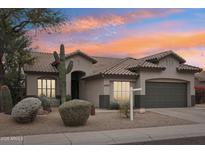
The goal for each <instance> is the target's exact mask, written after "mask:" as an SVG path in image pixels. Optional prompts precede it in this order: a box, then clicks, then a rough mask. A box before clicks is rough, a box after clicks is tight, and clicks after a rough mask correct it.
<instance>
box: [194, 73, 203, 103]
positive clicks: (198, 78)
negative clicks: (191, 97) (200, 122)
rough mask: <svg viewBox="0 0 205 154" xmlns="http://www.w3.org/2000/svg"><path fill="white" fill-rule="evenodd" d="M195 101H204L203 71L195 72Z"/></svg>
mask: <svg viewBox="0 0 205 154" xmlns="http://www.w3.org/2000/svg"><path fill="white" fill-rule="evenodd" d="M195 90H196V103H198V104H200V103H205V71H202V72H199V73H196V74H195Z"/></svg>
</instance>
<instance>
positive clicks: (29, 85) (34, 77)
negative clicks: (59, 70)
mask: <svg viewBox="0 0 205 154" xmlns="http://www.w3.org/2000/svg"><path fill="white" fill-rule="evenodd" d="M38 78H53V79H55V80H56V95H60V92H59V81H58V76H57V75H52V74H51V75H48V74H44V73H43V74H31V73H29V74H26V94H27V96H37V95H38V90H37V84H38Z"/></svg>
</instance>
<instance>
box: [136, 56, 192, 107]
mask: <svg viewBox="0 0 205 154" xmlns="http://www.w3.org/2000/svg"><path fill="white" fill-rule="evenodd" d="M159 64H161V65H163V66H165V67H166V70H164V71H158V72H150V71H149V72H148V71H140V76H139V84H140V85H139V86H140V87H141V88H142V91H141V92H140V95H146V90H145V87H146V86H145V84H146V81H149V80H158V81H160V82H186V83H187V106H191V96H193V95H195V90H194V85H195V81H194V74H192V73H179V72H177V70H176V67H177V66H178V65H179V62H178V61H177V60H176V59H175V58H173V57H172V56H168V57H166V58H164V59H162V60H161V61H160V62H159Z"/></svg>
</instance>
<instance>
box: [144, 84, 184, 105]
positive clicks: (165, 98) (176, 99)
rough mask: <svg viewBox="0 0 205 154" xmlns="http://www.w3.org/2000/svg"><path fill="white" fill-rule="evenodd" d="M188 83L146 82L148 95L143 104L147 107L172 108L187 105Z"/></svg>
mask: <svg viewBox="0 0 205 154" xmlns="http://www.w3.org/2000/svg"><path fill="white" fill-rule="evenodd" d="M186 104H187V84H186V83H165V82H146V96H145V98H144V100H143V102H142V104H141V105H142V106H144V107H146V108H170V107H185V106H187V105H186Z"/></svg>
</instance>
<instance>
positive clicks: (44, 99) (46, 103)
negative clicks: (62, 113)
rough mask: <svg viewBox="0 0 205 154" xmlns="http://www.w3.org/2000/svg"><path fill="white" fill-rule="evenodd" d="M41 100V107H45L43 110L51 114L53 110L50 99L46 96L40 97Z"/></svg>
mask: <svg viewBox="0 0 205 154" xmlns="http://www.w3.org/2000/svg"><path fill="white" fill-rule="evenodd" d="M39 99H40V100H41V106H42V107H43V110H45V111H48V112H51V111H52V110H51V102H50V99H49V98H48V97H46V96H45V95H42V96H40V97H39Z"/></svg>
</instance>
